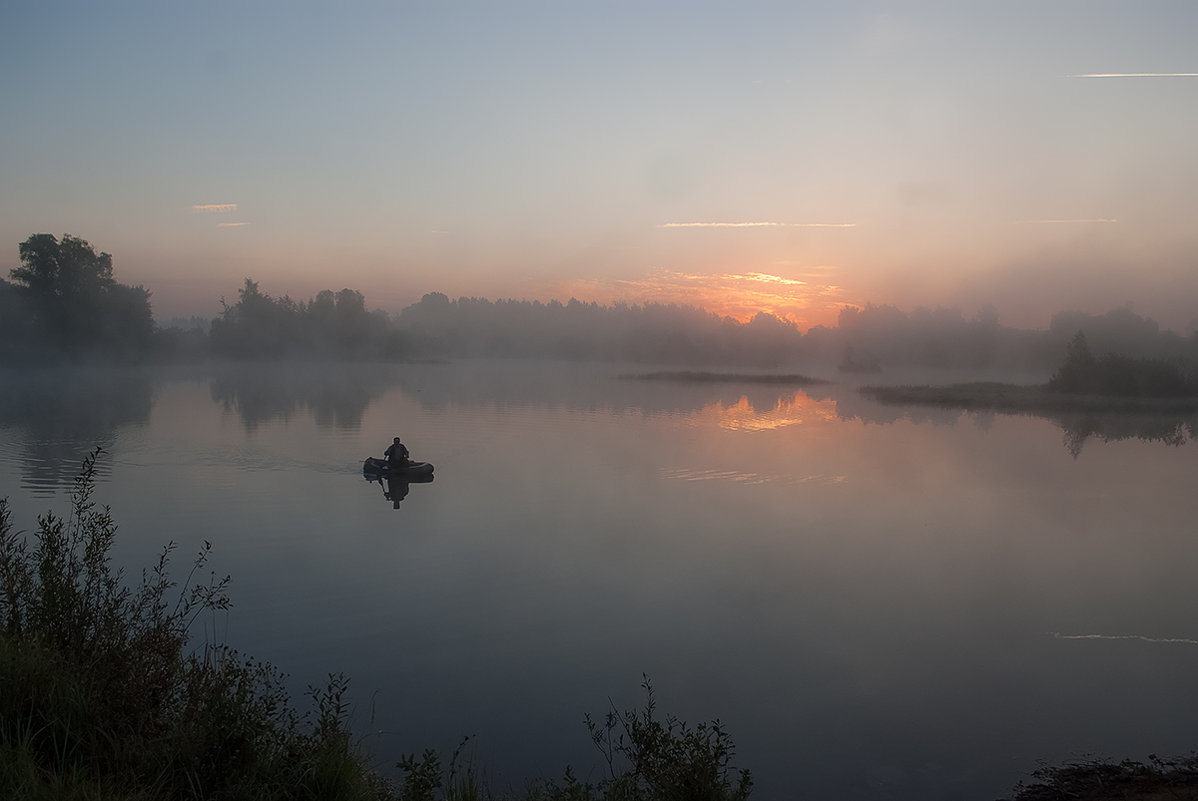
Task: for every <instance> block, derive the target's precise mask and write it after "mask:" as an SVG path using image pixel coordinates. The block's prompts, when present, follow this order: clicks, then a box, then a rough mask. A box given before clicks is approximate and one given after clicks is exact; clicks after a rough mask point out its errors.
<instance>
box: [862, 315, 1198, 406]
mask: <svg viewBox="0 0 1198 801" xmlns="http://www.w3.org/2000/svg"><path fill="white" fill-rule="evenodd" d="M860 391H861V393H862V394H864V395H867V396H869V397H872V398H875V399H877V400H879V401H882V402H884V403H919V404H928V405H939V406H949V407H953V408H959V409H970V410H991V411H1001V412H1060V411H1074V412H1076V411H1082V412H1147V413H1188V412H1195V411H1198V374H1196V372H1195V369H1194V367H1193V366H1192V365H1187V364H1185V363H1183V362H1180V361H1168V360H1165V359H1153V358H1132V357H1129V356H1124V355H1120V354H1116V353H1107V354H1106V355H1105V356H1103V357H1101V358H1095V356H1094V355H1093V354H1092V353H1091V352H1090V348H1089V345H1088V344H1087V343H1086V336H1085V334H1084V333H1083V332H1081V331H1079V332H1078V333H1077V334H1076V335H1074V337H1073V339H1072V340H1071V341H1070V343H1069V346H1068V349H1067V350H1066V353H1065V360H1064V362H1063V363H1062V364H1061V366H1060V368H1059V369H1058V370H1057V371H1056V372H1055V373H1054V374H1053V376H1052V378H1051V379H1049V381H1048V383H1046V384H1039V385H1021V384H1004V383H1000V382H993V381H983V382H972V383H965V384H948V385H944V386H932V385H920V386H912V385H905V386H903V385H899V386H864V387H861V388H860Z"/></svg>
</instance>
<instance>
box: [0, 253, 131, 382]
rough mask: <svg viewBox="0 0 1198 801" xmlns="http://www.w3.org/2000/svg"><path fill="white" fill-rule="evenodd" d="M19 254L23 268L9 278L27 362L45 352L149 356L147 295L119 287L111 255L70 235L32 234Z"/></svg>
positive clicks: (129, 356)
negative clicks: (21, 312) (20, 318)
mask: <svg viewBox="0 0 1198 801" xmlns="http://www.w3.org/2000/svg"><path fill="white" fill-rule="evenodd" d="M18 250H19V253H20V257H21V266H20V267H15V268H13V269H12V270H11V271H10V273H9V275H10V276H11V278H12V280H13V282H14V285H15V287H16V288H17V290H18V293H19V295H20V296H21V297H20V301H21V305H22V307H23V308H24V310H25V312H26V314H25V315H24V320H25V322H24V323H23V329H24V330H23V332H22V338H23V340H24V347H23V350H24V351H25V352H26V357H27V358H28V357H34V358H36V356H37V355H38V354H39V353H41V352H44V351H47V350H49V351H51V352H54V351H57V353H58V354H60V355H66V356H70V357H74V358H79V357H85V356H107V357H118V358H122V359H127V358H139V357H141V356H144V355H146V354H147V353H148V352H149V350H150V348H151V347H152V345H153V338H154V318H153V314H152V313H151V310H150V293H149V292H148V291H147V290H146V289H145V288H143V287H140V286H137V287H129V286H125V285H123V284H118V283H117V282H116V280H115V279H113V276H112V256H111V255H109V254H108V253H97V252H96V249H95V248H94V247H92V245H91V244H90V243H88V242H87V241H86V240H84V239H80V238H79V237H75V236H71V235H70V234H64V235H63V237H62V239H61V240H59V239H57V238H56V237H54V236H53V235H52V234H33V235H32V236H30V237H29V238H28V239H26V240H25V241H24V242H22V243H21V244H20V246H19V248H18ZM10 350H11V349H10ZM34 351H37V353H34Z"/></svg>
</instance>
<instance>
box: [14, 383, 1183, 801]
mask: <svg viewBox="0 0 1198 801" xmlns="http://www.w3.org/2000/svg"><path fill="white" fill-rule="evenodd" d="M639 369H640V370H643V369H644V368H639ZM637 370H638V368H630V367H623V366H618V365H603V366H588V367H580V366H569V365H546V364H524V363H504V362H493V363H487V362H481V363H466V364H444V365H437V364H427V365H400V366H396V365H361V366H325V367H306V368H287V369H284V368H281V367H271V366H268V367H262V366H243V367H227V368H209V369H198V368H197V369H194V370H192V369H169V370H166V369H164V370H159V371H143V370H135V369H128V370H98V369H97V370H81V371H75V372H70V373H59V372H52V371H27V372H7V373H4V374H3V375H0V381H3V385H2V386H0V495H7V496H8V497H9V498H10V501H11V504H12V508H13V520H14V522H15V524H16V526H17V528H20V529H30V528H32V527H33V526H34V525H35V520H36V516H37V515H38V514H41V513H44V512H46V511H50V510H53V511H56V512H62V513H65V512H66V511H67V510H68V498H69V492H70V488H71V482H72V478H73V476H74V475H75V473H76V471H77V470H78V467H79V464H80V462H81V460H82V459H83V457H84V456H85V455H86V453H87V452H88V451H89V450H91V449H92V448H93V447H95V446H97V445H99V446H102V447H103V448H104V451H105V453H104V454H103V455H102V456H101V459H100V464H99V485H98V489H97V492H96V499H97V500H98V501H99V502H101V503H102V504H107V505H109V506H111V508H112V511H113V514H114V516H115V518H116V520H117V522H118V524H119V533H118V542H117V546H116V549H115V551H114V558H115V560H116V561H117V562H118V563H119V564H123V565H126V566H128V568H129V570H130V571H131V572H133V573H134V574H135V575H136V574H137V573H139V571H140V569H141V567H142V566H148V565H149V564H150V563H151V562H152V560H153V558H154V557H155V556H156V554H157V553H158V551H159V550H160V548H161V547H162V546H163V545H164V544H166V543H167V542H168V541H173V542H175V543H177V544H178V550H177V552H176V555H175V559H174V562H173V565H174V571H173V573H174V575H175V576H176V577H177V578H178V579H180V580H182V579H183V578H185V576H186V571H187V568H188V567H189V565H190V557H191V555H192V554H193V553H194V552H195V551H197V550H198V549H199V548H200V547H201V545H202V543H203V542H204V541H205V540H207V541H210V542H211V543H212V544H213V548H214V556H213V561H212V566H213V569H214V570H216V571H217V572H218V573H221V574H224V573H228V574H231V575H232V577H233V583H232V589H231V592H232V597H233V608H232V610H231V611H229V612H227V613H221V614H219V615H214V616H209V617H208V618H206V619H203V620H201V621H199V622H198V623H197V628H196V635H197V637H208V638H209V639H217V640H220V641H223V642H227V643H229V644H231V645H233V646H234V647H237V648H239V649H241V650H243V651H245V652H247V653H249V654H251V655H253V656H255V657H259V658H262V659H265V660H268V661H270V662H272V663H274V664H275V665H276V666H278V667H279V668H280V669H281V670H283V671H284V672H286V673H287V674H288V675H289V686H291V687H292V688H293V690H294V694H295V697H296V703H297V706H300V707H304V708H306V699H304V698H303V693H304V691H305V688H306V687H308V686H309V685H323V683H324V681H325V679H326V677H327V675H328V674H329V673H330V672H344V673H345V674H347V675H348V676H349V677H350V679H351V685H350V690H351V695H352V700H353V701H354V705H355V710H354V717H353V722H354V725H355V728H356V729H357V730H358V731H360V732H362V733H363V736H364V738H365V739H364V742H365V743H366V744H367V745H368V746H369V747H370V748H371V749H372V750H373V751H374V753H376V754H377V755H378V759H379V762H380V765H382V766H384V767H385V766H388V765H391V764H393V763H394V762H395V761H396V760H397V759H398V758H399V756H400V755H401V754H404V753H410V752H419V751H422V750H423V749H425V748H428V747H431V748H438V749H444V751H445V752H446V754H448V752H449V751H452V749H453V748H454V747H455V746H457V744H458V743H459V742H460V741H461V740H462V738H463V737H464V736H466V735H471V736H472V740H471V743H470V745H469V746H468V751H469V753H470V754H471V755H472V758H473V759H474V760H475V762H476V763H477V764H479V765H481V766H483V768H484V770H485V773H486V775H487V777H488V779H489V780H490V782H491V783H492V784H493V785H494V786H496V787H497V788H503V787H508V786H516V787H519V786H522V784H523V781H524V779H525V778H527V777H532V776H547V777H555V778H556V777H560V776H561V774H562V771H563V769H564V768H565V766H566V765H567V764H571V765H573V766H574V769H575V773H576V774H577V775H579V776H580V777H582V778H584V779H585V778H588V777H589V778H598V777H599V776H600V775H601V774H600V773H599V771H600V770H601V768H602V762H601V759H600V757H599V754H598V752H597V751H595V749H594V747H593V746H592V744H591V743H590V741H589V739H588V735H587V732H586V730H585V728H584V726H583V722H582V721H583V716H584V714H586V713H590V714H592V715H594V716H596V717H602V715H603V714H604V713H605V712H606V711H607V710H608V708H609V705H610V704H615V705H616V706H617V707H619V708H632V707H635V706H637V705H639V704H641V703H643V700H644V693H643V691H642V689H641V686H640V685H641V681H642V675H647V676H648V677H649V679H650V680H651V682H652V684H653V687H654V691H655V695H656V699H657V702H658V705H659V709H660V710H661V711H663V712H666V713H670V714H673V715H676V716H677V717H679V718H681V719H683V720H685V721H687V722H688V723H692V724H694V723H698V722H701V721H705V720H711V719H713V718H719V720H720V721H721V722H722V723H723V724H724V725H725V727H726V728H727V730H728V731H729V732H730V734H731V735H732V737H733V739H734V741H735V743H736V745H737V758H736V763H737V765H739V766H742V767H748V768H750V769H751V770H752V771H753V774H754V778H755V782H756V786H755V789H754V794H753V795H754V797H755V798H762V799H774V798H838V799H941V798H943V799H958V798H979V799H989V798H995V797H998V796H1000V795H1003V794H1006V793H1008V792H1009V791H1010V790H1011V789H1012V787H1013V786H1014V784H1015V783H1016V782H1017V781H1019V780H1021V779H1027V778H1028V776H1029V773H1030V771H1032V770H1033V769H1035V768H1036V767H1037V766H1038V765H1039V764H1041V763H1042V762H1049V763H1053V762H1058V761H1061V760H1065V759H1070V758H1081V757H1085V756H1087V755H1098V756H1112V757H1120V758H1121V757H1133V758H1140V759H1142V758H1145V757H1146V756H1147V755H1148V754H1149V753H1157V754H1160V755H1162V756H1164V755H1174V754H1180V753H1187V752H1189V751H1190V750H1192V749H1193V748H1194V747H1195V745H1196V739H1195V734H1196V732H1195V726H1194V720H1195V719H1196V718H1198V681H1195V677H1196V676H1198V619H1196V618H1198V611H1196V610H1198V582H1196V581H1195V580H1194V567H1195V565H1198V536H1196V528H1195V521H1198V492H1195V484H1194V479H1195V475H1196V471H1195V468H1196V467H1198V443H1194V442H1192V441H1189V435H1191V434H1192V433H1193V432H1192V431H1189V430H1187V429H1186V428H1185V427H1184V425H1180V424H1174V422H1172V421H1169V422H1167V423H1166V424H1165V425H1164V427H1163V428H1162V426H1161V425H1160V424H1159V423H1158V422H1156V421H1135V420H1118V419H1116V420H1113V421H1112V420H1107V421H1102V420H1089V421H1080V422H1079V421H1074V422H1073V423H1069V422H1068V421H1062V420H1053V419H1046V418H1041V417H1036V416H1030V415H994V414H972V413H962V412H957V411H953V410H947V409H928V408H919V407H894V406H882V405H879V404H877V403H875V402H872V401H870V400H867V399H866V398H864V397H863V396H862V395H860V394H859V393H857V392H856V390H855V388H854V386H853V382H854V381H856V380H857V379H852V380H846V382H845V383H835V384H830V385H827V386H813V387H805V388H799V387H794V386H782V385H766V384H757V383H686V382H676V381H647V380H634V379H629V378H623V377H620V376H621V375H622V374H624V373H628V372H635V371H637ZM824 377H826V378H831V379H836V380H840V377H839V376H836V375H835V373H834V371H833V372H832V374H831V375H824ZM958 378H959V377H957V376H951V375H944V376H939V377H935V376H933V377H932V378H931V379H929V377H928V376H921V377H920V379H921V380H936V381H937V382H944V383H947V382H949V381H953V380H958ZM886 380H888V381H891V380H899V377H897V376H890V375H887V376H886ZM1162 431H1164V432H1165V433H1162ZM1169 432H1172V433H1171V434H1170V433H1169ZM395 435H399V436H401V437H402V438H403V440H404V442H405V443H406V444H407V445H408V447H409V448H410V449H411V452H412V458H414V459H417V460H424V461H430V462H433V463H435V465H436V474H435V480H433V481H432V482H431V483H425V484H412V485H411V486H410V487H407V489H406V495H403V493H402V490H400V489H399V488H398V487H397V488H393V489H394V490H395V491H394V492H393V493H391V495H392V496H393V497H391V498H388V497H387V496H385V494H384V493H385V492H386V491H387V487H386V486H384V485H380V484H378V483H372V482H370V481H368V480H366V479H365V478H364V477H363V474H362V470H361V465H362V461H363V459H364V458H365V457H366V456H372V455H373V456H381V455H382V451H383V449H384V448H385V447H386V446H387V445H388V444H389V443H390V441H391V438H392V437H393V436H395ZM400 496H402V497H400ZM396 499H398V504H397V503H396Z"/></svg>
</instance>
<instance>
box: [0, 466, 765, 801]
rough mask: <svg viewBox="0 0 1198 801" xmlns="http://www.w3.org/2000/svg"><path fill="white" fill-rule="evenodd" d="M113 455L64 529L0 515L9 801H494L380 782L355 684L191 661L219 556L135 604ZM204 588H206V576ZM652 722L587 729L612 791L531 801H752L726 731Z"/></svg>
mask: <svg viewBox="0 0 1198 801" xmlns="http://www.w3.org/2000/svg"><path fill="white" fill-rule="evenodd" d="M99 454H100V451H99V449H97V450H96V451H95V452H94V453H92V454H91V455H90V456H89V457H88V458H87V459H86V460H85V462H84V464H83V469H82V471H81V472H80V474H79V476H78V477H77V478H76V481H75V487H74V490H73V492H72V495H71V512H70V515H69V517H67V518H65V519H64V518H59V517H56V516H54V515H52V514H48V515H46V516H44V517H40V518H38V525H37V529H36V530H35V531H34V532H33V533H32V535H30V536H28V537H27V536H25V535H23V534H21V533H19V532H16V531H15V530H14V529H13V526H12V521H11V515H10V511H9V506H8V501H7V499H0V798H4V799H10V798H12V799H31V800H33V801H37V800H38V799H88V801H117V799H120V800H121V801H159V799H162V800H164V801H165V799H171V800H172V801H177V800H178V799H206V800H208V801H223V799H256V800H257V801H271V800H272V799H288V801H304V800H305V799H312V800H313V801H317V799H319V800H320V801H338V800H339V799H344V800H345V801H357V800H358V799H362V800H363V801H365V800H367V799H382V800H389V799H401V800H402V801H438V800H439V799H447V800H448V799H452V800H453V801H470V800H471V799H483V798H493V797H497V796H496V794H495V793H493V792H491V791H490V790H489V788H486V787H484V786H483V785H482V784H481V783H480V782H479V781H478V779H477V774H476V773H475V771H474V769H473V766H471V765H465V766H462V765H461V764H460V756H461V754H460V749H459V752H458V753H455V754H454V755H453V756H452V757H451V758H450V759H449V760H448V765H447V766H443V765H442V762H441V759H440V757H439V755H438V754H436V753H435V752H432V751H426V752H425V753H424V754H423V755H422V756H421V757H420V758H417V757H415V756H409V757H406V758H405V759H404V760H403V761H401V762H400V763H399V765H398V766H397V767H398V769H399V772H400V778H399V781H398V782H395V783H392V782H389V781H387V780H386V779H384V778H383V777H382V776H381V775H380V774H379V773H378V772H376V771H375V770H374V769H372V767H371V765H370V763H369V760H368V758H367V756H366V755H365V754H363V753H362V752H361V751H360V750H359V749H358V748H357V747H356V744H355V742H354V741H353V739H352V738H351V733H350V731H349V727H348V720H347V719H348V709H349V706H348V703H347V701H346V700H345V699H346V693H347V688H348V683H347V681H346V679H345V678H344V677H343V676H340V675H333V676H331V677H330V679H329V683H328V685H327V686H326V687H324V688H321V689H312V690H310V696H311V700H312V701H313V707H314V708H313V709H311V710H310V711H309V712H307V713H306V714H305V715H303V716H301V715H299V714H297V713H296V712H295V711H294V710H293V709H292V707H291V705H290V701H289V698H288V695H287V693H286V691H285V690H284V688H283V681H282V676H281V675H280V674H279V673H278V672H277V671H276V670H275V669H274V668H273V667H272V666H270V665H269V664H266V663H263V662H258V661H255V660H253V659H252V658H248V657H244V656H242V655H241V654H239V653H237V652H236V651H234V650H232V649H230V648H227V647H223V646H220V645H213V644H210V643H207V644H203V645H201V646H199V647H197V648H192V644H191V643H190V637H189V629H190V626H191V624H192V622H193V621H194V620H195V619H196V618H197V617H198V616H199V615H200V614H202V613H204V612H206V611H212V610H223V609H227V608H228V606H229V599H228V595H227V594H226V589H227V587H228V583H229V579H228V577H225V578H217V576H216V575H215V574H213V573H212V572H210V571H209V570H208V568H207V562H208V553H209V547H210V546H209V545H208V544H207V543H205V544H204V548H203V549H202V550H201V551H200V552H199V553H198V554H197V555H196V557H195V560H194V563H193V565H192V567H191V570H190V572H189V574H188V577H187V580H186V581H185V582H184V584H183V585H182V586H178V585H177V584H176V583H175V582H173V581H172V580H171V579H170V577H169V575H168V571H167V568H168V567H169V561H170V556H171V553H172V551H173V546H171V545H167V546H166V548H164V549H163V551H162V553H161V555H160V556H159V558H158V560H157V562H156V563H155V564H154V566H153V567H152V568H151V569H149V570H146V571H144V572H143V573H142V575H141V578H140V581H139V582H138V583H137V586H136V588H131V587H128V586H126V581H125V575H124V573H123V571H121V570H114V569H113V567H112V566H111V564H110V557H109V552H110V550H111V547H112V544H113V540H114V538H115V535H116V524H115V523H114V521H113V518H112V515H111V514H110V512H109V510H108V509H107V508H106V507H104V508H100V507H97V506H96V504H95V503H94V502H93V501H92V494H93V490H94V476H95V462H96V459H97V458H98V456H99ZM201 577H202V578H201ZM644 686H645V689H646V691H647V693H648V700H647V702H646V705H645V707H644V709H643V710H637V711H631V712H617V711H616V710H615V709H613V710H611V711H610V712H609V713H608V715H607V717H606V719H605V721H604V723H602V724H598V723H595V722H593V721H591V720H590V719H589V718H588V719H587V727H588V729H589V731H590V733H591V737H592V740H593V741H594V743H595V744H596V745H597V746H598V747H599V749H600V751H601V752H602V754H603V756H604V758H605V760H606V763H607V766H608V768H609V775H608V776H606V777H605V778H604V779H602V780H601V781H599V782H597V783H596V784H584V783H581V782H579V781H578V780H577V779H575V778H574V776H573V774H572V773H571V772H570V770H569V769H567V771H566V774H565V778H564V779H563V780H562V781H561V782H552V781H541V782H534V783H532V784H530V785H529V787H528V788H527V789H526V790H524V791H523V792H522V793H521V794H519V795H516V796H513V797H515V798H527V799H529V800H530V801H534V800H535V801H624V800H625V799H660V800H661V801H666V799H678V800H679V801H682V799H687V800H688V801H743V799H746V798H747V797H748V794H749V789H750V788H751V786H752V782H751V780H750V778H749V773H748V771H740V772H739V773H736V774H735V775H734V771H733V769H732V767H731V764H730V763H731V759H732V756H733V753H734V749H733V746H732V742H731V739H730V738H729V736H728V735H727V733H726V732H725V731H724V730H723V728H722V727H721V725H720V723H719V722H718V721H716V722H713V723H710V724H708V723H704V724H700V725H699V726H697V727H694V728H691V727H689V726H687V725H686V724H685V723H682V722H681V721H678V720H677V719H675V718H672V717H668V716H667V717H666V718H665V719H664V720H662V719H659V718H658V717H657V715H656V712H655V703H654V700H653V692H652V688H651V687H650V685H649V683H648V680H647V679H646V681H645V685H644Z"/></svg>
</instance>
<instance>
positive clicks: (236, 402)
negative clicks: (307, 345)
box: [211, 364, 392, 430]
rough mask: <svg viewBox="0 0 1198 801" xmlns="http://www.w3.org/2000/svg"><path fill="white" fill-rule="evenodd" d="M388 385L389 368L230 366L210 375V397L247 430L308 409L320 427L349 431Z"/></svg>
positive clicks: (353, 428)
mask: <svg viewBox="0 0 1198 801" xmlns="http://www.w3.org/2000/svg"><path fill="white" fill-rule="evenodd" d="M391 383H392V379H391V377H390V372H389V368H379V367H376V366H354V365H344V366H342V365H324V364H321V365H255V366H253V367H250V366H240V365H230V366H223V367H220V368H217V369H216V371H215V372H214V374H213V376H212V384H211V391H212V399H213V400H214V401H216V402H218V403H220V404H221V405H222V406H223V407H224V409H226V410H227V411H234V412H236V413H237V415H238V416H239V417H240V418H241V422H242V424H243V425H244V426H245V427H246V429H248V430H253V429H255V428H257V427H258V426H259V425H261V424H262V423H265V422H269V421H271V420H289V419H291V417H292V416H293V415H295V414H296V413H297V412H299V411H301V410H307V411H309V412H311V414H312V416H313V417H314V418H315V419H316V424H317V426H319V427H321V428H336V429H342V430H355V429H357V428H358V427H359V426H361V424H362V414H363V413H364V412H365V411H366V407H367V406H369V405H370V403H371V402H372V401H373V400H375V399H377V398H379V397H380V396H381V395H382V394H383V391H384V390H385V389H386V388H387V386H388V385H389V384H391Z"/></svg>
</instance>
